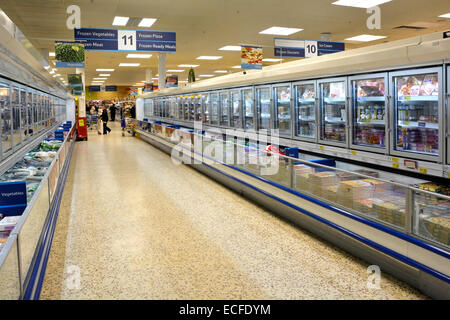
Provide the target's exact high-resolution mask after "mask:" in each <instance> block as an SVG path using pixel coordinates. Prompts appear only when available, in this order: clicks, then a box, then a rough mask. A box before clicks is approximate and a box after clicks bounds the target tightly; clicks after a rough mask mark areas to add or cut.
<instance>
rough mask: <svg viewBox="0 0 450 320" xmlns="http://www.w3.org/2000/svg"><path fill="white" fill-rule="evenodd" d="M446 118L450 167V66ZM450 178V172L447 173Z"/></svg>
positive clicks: (448, 162)
mask: <svg viewBox="0 0 450 320" xmlns="http://www.w3.org/2000/svg"><path fill="white" fill-rule="evenodd" d="M446 103H447V104H446V106H445V110H446V112H445V114H444V116H445V117H446V118H447V135H446V136H447V164H449V165H450V66H447V97H446ZM447 177H448V178H450V172H448V173H447Z"/></svg>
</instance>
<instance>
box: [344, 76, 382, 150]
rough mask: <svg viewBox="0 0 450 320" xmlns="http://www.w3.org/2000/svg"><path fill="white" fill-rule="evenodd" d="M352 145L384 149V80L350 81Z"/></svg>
mask: <svg viewBox="0 0 450 320" xmlns="http://www.w3.org/2000/svg"><path fill="white" fill-rule="evenodd" d="M352 93H353V94H352V107H353V110H352V115H353V117H352V118H353V119H352V122H353V123H352V127H353V130H352V143H353V144H354V145H358V146H366V147H374V148H385V147H386V143H385V141H386V121H387V119H386V117H387V112H386V83H385V78H384V77H383V78H375V79H358V80H353V81H352Z"/></svg>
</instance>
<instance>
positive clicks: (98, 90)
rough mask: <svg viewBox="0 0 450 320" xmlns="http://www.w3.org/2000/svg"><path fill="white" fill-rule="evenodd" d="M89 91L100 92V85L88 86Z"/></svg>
mask: <svg viewBox="0 0 450 320" xmlns="http://www.w3.org/2000/svg"><path fill="white" fill-rule="evenodd" d="M88 88H89V92H100V86H89V87H88Z"/></svg>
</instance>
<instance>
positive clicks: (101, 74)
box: [99, 73, 110, 77]
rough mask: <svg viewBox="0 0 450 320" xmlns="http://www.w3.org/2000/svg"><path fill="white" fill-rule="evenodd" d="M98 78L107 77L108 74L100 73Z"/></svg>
mask: <svg viewBox="0 0 450 320" xmlns="http://www.w3.org/2000/svg"><path fill="white" fill-rule="evenodd" d="M99 76H100V77H109V76H110V74H109V73H100V74H99Z"/></svg>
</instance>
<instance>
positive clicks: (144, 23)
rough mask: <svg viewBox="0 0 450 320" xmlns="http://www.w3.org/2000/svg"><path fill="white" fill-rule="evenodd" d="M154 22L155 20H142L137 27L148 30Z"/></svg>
mask: <svg viewBox="0 0 450 320" xmlns="http://www.w3.org/2000/svg"><path fill="white" fill-rule="evenodd" d="M155 22H156V19H153V18H142V20H141V22H139V24H138V27H143V28H148V27H151V26H152V25H153V24H154V23H155Z"/></svg>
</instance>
